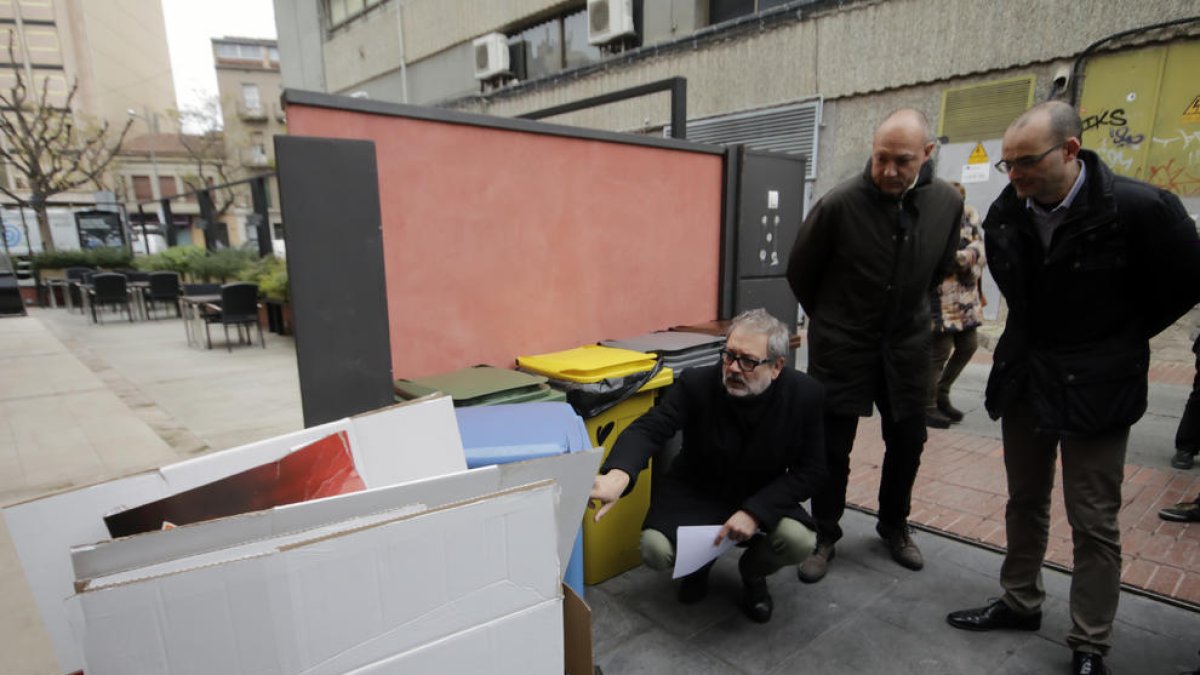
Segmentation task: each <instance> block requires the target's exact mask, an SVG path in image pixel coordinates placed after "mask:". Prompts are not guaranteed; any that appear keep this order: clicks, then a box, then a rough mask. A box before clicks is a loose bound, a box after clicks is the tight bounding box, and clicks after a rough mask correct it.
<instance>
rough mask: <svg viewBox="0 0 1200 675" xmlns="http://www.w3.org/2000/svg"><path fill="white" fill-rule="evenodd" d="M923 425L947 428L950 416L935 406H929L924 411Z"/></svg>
mask: <svg viewBox="0 0 1200 675" xmlns="http://www.w3.org/2000/svg"><path fill="white" fill-rule="evenodd" d="M925 426H927V427H929V428H930V429H949V428H950V418H949V417H946V415H945V414H944V413H942V411H941V410H938V409H937V408H929V409H927V410H926V411H925Z"/></svg>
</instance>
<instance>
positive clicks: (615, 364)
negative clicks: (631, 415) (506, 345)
mask: <svg viewBox="0 0 1200 675" xmlns="http://www.w3.org/2000/svg"><path fill="white" fill-rule="evenodd" d="M656 359H657V357H656V356H655V355H654V354H647V353H645V352H635V351H632V350H629V349H614V348H612V347H603V346H600V345H584V346H582V347H576V348H574V349H567V350H564V351H561V352H551V353H549V354H536V355H533V356H519V357H517V364H518V365H520V366H521V368H523V369H525V370H528V371H532V372H534V373H539V374H541V375H545V376H547V377H551V378H554V379H556V380H565V381H567V382H582V383H592V382H599V381H600V380H603V379H605V378H609V377H625V376H626V375H632V374H634V373H640V372H642V371H643V370H650V369H651V368H653V367H654V362H655V360H656Z"/></svg>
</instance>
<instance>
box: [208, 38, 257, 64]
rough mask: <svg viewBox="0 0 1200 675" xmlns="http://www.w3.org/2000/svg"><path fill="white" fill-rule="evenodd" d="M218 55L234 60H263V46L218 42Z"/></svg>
mask: <svg viewBox="0 0 1200 675" xmlns="http://www.w3.org/2000/svg"><path fill="white" fill-rule="evenodd" d="M217 57H218V58H222V59H230V60H233V61H262V46H261V45H248V44H239V43H235V42H218V43H217Z"/></svg>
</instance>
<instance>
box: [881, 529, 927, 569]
mask: <svg viewBox="0 0 1200 675" xmlns="http://www.w3.org/2000/svg"><path fill="white" fill-rule="evenodd" d="M875 531H876V532H878V533H879V536H880V537H882V538H883V540H884V541H885V542H886V543H887V547H888V550H889V551H890V552H891V554H892V560H895V561H896V562H898V563H900V564H901V565H903V566H904V567H907V568H908V569H910V570H919V569H921V568H923V567H925V558H924V557H923V556H922V555H921V549H919V548H917V545H916V543H914V542H913V540H912V534H911V533H912V528H910V527H909V526H907V525H905V526H904V527H902V528H900V529H892V528H889V527H885V526H884V524H883V523H878V524H877V525H875Z"/></svg>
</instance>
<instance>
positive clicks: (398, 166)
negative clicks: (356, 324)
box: [288, 104, 723, 377]
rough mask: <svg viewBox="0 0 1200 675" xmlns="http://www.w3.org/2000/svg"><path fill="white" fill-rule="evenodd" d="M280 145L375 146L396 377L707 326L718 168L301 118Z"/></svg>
mask: <svg viewBox="0 0 1200 675" xmlns="http://www.w3.org/2000/svg"><path fill="white" fill-rule="evenodd" d="M288 130H289V133H291V134H294V135H300V136H321V137H328V138H346V139H367V140H372V141H374V142H375V144H376V158H377V162H378V165H379V192H380V200H381V202H382V203H381V204H380V209H381V213H382V218H383V245H384V264H385V270H386V276H387V302H388V314H389V323H390V326H391V345H392V367H393V373H394V374H395V376H396V377H421V376H425V375H431V374H435V373H441V372H446V371H448V370H454V369H457V368H462V367H465V366H469V365H473V364H477V363H487V364H491V365H496V366H505V367H510V366H512V365H513V361H514V359H515V357H517V356H518V355H526V354H537V353H542V352H548V351H556V350H559V349H568V348H571V347H576V346H579V345H582V344H590V343H595V342H596V341H598V340H603V339H607V338H620V337H628V336H632V335H637V334H640V333H644V332H648V331H652V330H659V329H663V328H667V327H669V326H673V325H678V324H683V323H696V322H700V321H706V320H709V319H713V318H716V315H717V286H718V254H719V237H720V224H721V189H722V175H723V173H722V172H723V166H722V160H721V157H720V156H718V155H711V154H704V153H696V152H687V151H680V150H665V149H659V148H651V147H644V146H635V145H623V144H619V143H609V142H602V141H594V140H582V139H575V138H564V137H559V136H549V135H541V134H531V133H524V132H516V131H506V130H496V129H490V128H485V127H473V126H465V125H459V124H447V123H441V122H430V121H424V120H415V119H410V118H404V117H393V116H383V115H371V114H366V113H359V112H352V111H343V110H330V109H324V108H315V107H307V106H301V105H295V104H293V105H290V106H288ZM331 225H333V224H331Z"/></svg>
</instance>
